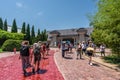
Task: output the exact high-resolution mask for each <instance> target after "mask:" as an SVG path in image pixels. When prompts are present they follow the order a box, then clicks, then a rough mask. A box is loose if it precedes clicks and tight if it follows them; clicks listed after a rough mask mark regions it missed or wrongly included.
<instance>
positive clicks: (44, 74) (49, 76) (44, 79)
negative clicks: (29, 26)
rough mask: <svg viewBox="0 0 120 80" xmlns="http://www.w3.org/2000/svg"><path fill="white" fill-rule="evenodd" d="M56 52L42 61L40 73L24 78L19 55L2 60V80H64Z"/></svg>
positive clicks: (0, 74)
mask: <svg viewBox="0 0 120 80" xmlns="http://www.w3.org/2000/svg"><path fill="white" fill-rule="evenodd" d="M54 53H55V52H54V51H53V50H51V51H50V56H48V57H47V59H45V60H42V61H41V64H40V67H41V70H40V73H39V74H36V75H30V76H28V77H24V76H23V74H22V68H21V60H19V59H18V56H19V55H18V54H16V55H14V56H9V57H6V58H1V59H0V80H63V77H62V75H61V73H60V72H59V71H58V69H57V67H56V65H55V62H54V57H53V55H54Z"/></svg>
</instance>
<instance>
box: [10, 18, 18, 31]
mask: <svg viewBox="0 0 120 80" xmlns="http://www.w3.org/2000/svg"><path fill="white" fill-rule="evenodd" d="M11 32H13V33H17V24H16V20H15V19H14V20H13V24H12V30H11Z"/></svg>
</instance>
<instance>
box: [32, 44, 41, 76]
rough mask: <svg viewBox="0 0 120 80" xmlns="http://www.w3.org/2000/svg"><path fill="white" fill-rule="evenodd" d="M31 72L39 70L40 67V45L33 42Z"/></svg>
mask: <svg viewBox="0 0 120 80" xmlns="http://www.w3.org/2000/svg"><path fill="white" fill-rule="evenodd" d="M33 56H34V57H33V59H34V60H33V61H34V63H33V70H32V72H33V74H35V72H37V73H38V72H39V70H40V68H39V65H40V60H41V47H40V46H39V44H38V43H34V44H33Z"/></svg>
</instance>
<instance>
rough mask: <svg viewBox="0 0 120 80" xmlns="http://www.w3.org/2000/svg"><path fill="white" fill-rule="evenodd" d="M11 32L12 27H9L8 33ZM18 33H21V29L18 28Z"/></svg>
mask: <svg viewBox="0 0 120 80" xmlns="http://www.w3.org/2000/svg"><path fill="white" fill-rule="evenodd" d="M11 30H12V26H10V25H8V29H7V31H8V32H11ZM17 32H18V33H21V28H17Z"/></svg>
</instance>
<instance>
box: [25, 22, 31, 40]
mask: <svg viewBox="0 0 120 80" xmlns="http://www.w3.org/2000/svg"><path fill="white" fill-rule="evenodd" d="M25 40H28V41H30V25H29V24H28V25H27V29H26V36H25Z"/></svg>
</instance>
